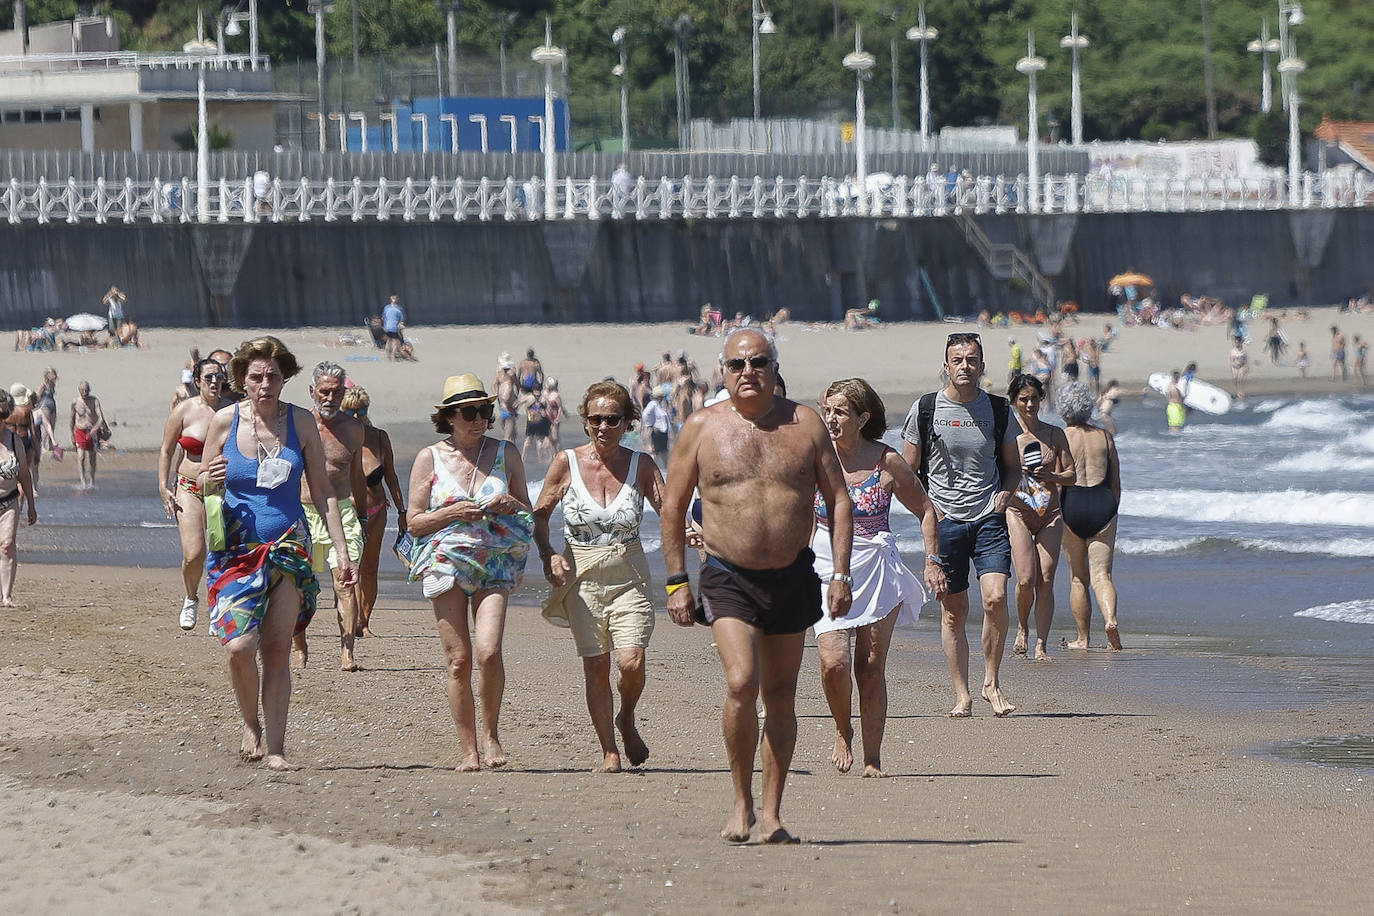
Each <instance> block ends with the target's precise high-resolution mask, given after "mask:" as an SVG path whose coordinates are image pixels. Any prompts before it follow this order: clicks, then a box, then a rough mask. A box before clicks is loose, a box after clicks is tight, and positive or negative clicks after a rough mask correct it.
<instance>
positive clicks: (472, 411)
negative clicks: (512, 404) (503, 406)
mask: <svg viewBox="0 0 1374 916" xmlns="http://www.w3.org/2000/svg"><path fill="white" fill-rule="evenodd" d="M495 413H496V408H495V407H493V406H492V405H490V404H482V405H480V406H477V407H474V406H473V405H471V404H464V405H463V406H462V407H459V408H458V415H459V416H460V417H462V418H463V419H464V420H465V421H466V422H468V423H471V422H472V421H473V420H476V419H477V418H478V417H481V418H482V419H483V420H490V419H491V418H492V415H493V414H495Z"/></svg>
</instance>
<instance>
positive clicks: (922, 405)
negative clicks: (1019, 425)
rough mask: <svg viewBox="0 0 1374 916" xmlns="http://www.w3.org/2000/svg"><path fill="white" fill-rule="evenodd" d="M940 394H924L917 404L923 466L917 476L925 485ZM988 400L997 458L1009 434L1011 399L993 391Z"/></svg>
mask: <svg viewBox="0 0 1374 916" xmlns="http://www.w3.org/2000/svg"><path fill="white" fill-rule="evenodd" d="M938 394H939V392H938V391H932V392H930V393H929V394H923V395H921V400H920V401H918V402H917V404H916V431H917V434H918V436H919V438H920V440H921V467H920V468H919V469H918V470H917V471H916V476H917V477H918V478H920V480H921V486H923V487H929V479H930V450H931V448H932V447H933V446H934V444H935V443H934V437H933V435H932V434H933V432H934V427H935V397H936V395H938ZM988 400H990V401H991V402H992V442H993V446H992V457H993V460H996V459H997V453H998V451H999V450H1000V449H1001V448H1002V437H1003V436H1005V435H1006V434H1007V421H1008V419H1009V418H1010V416H1011V401H1008V400H1007V399H1006V398H1004V397H1002V396H1001V395H996V394H992V393H991V392H989V393H988Z"/></svg>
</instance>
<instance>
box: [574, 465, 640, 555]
mask: <svg viewBox="0 0 1374 916" xmlns="http://www.w3.org/2000/svg"><path fill="white" fill-rule="evenodd" d="M563 454H565V455H567V456H568V469H569V471H571V475H570V479H569V481H568V492H566V493H564V494H563V502H562V506H563V536H564V537H565V538H566V539H567V541H568V543H570V544H577V545H580V546H583V547H609V546H611V545H612V544H629V543H632V542H635V541H638V540H639V523H640V522H641V521H643V520H644V494H643V493H641V492H639V455H640V453H639V452H638V451H635V452H632V456H631V458H630V472H629V474H627V475H626V478H625V483H624V484H622V485H621V487H620V492H618V493H616V495H615V499H613V500H611V502H610V504H609V505H606V506H602V505H601V504H600V503H598V502H597V501H596V500H595V499H593V498H592V495H591V493H589V492H587V485H586V484H585V483H583V482H582V472H581V471H580V470H578V468H577V455H576V454H575V453H574V452H573V450H572V449H568V450H567V451H565V452H564V453H563Z"/></svg>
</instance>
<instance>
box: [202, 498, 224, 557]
mask: <svg viewBox="0 0 1374 916" xmlns="http://www.w3.org/2000/svg"><path fill="white" fill-rule="evenodd" d="M205 546H206V547H208V548H209V549H210V550H223V549H224V497H223V496H221V495H220V494H218V493H214V494H206V496H205Z"/></svg>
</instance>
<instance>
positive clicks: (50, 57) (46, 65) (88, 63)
mask: <svg viewBox="0 0 1374 916" xmlns="http://www.w3.org/2000/svg"><path fill="white" fill-rule="evenodd" d="M202 64H203V65H204V66H205V67H206V68H207V69H209V70H270V69H272V62H271V59H270V58H268V57H267V56H265V55H259V56H258V59H257V61H256V62H255V61H254V60H253V58H252V56H250V55H248V54H176V53H168V52H160V53H152V54H144V53H142V52H139V51H92V52H86V53H80V54H0V77H5V76H26V75H28V74H30V73H50V72H62V73H65V72H71V71H87V70H110V69H123V70H132V69H137V68H139V67H148V68H150V69H153V70H192V69H195V68H197V67H200V66H201V65H202Z"/></svg>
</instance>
